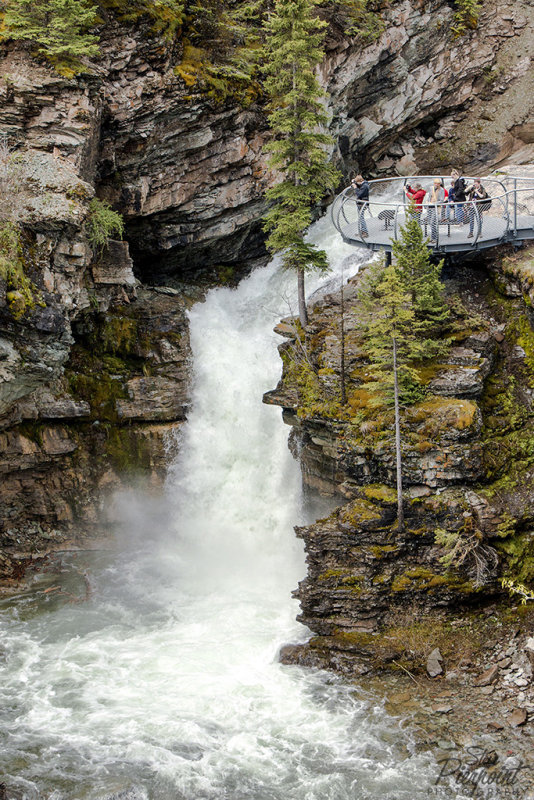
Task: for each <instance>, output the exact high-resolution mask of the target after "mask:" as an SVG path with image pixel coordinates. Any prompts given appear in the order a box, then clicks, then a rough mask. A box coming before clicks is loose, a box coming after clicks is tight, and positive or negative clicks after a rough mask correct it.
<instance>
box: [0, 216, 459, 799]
mask: <svg viewBox="0 0 534 800" xmlns="http://www.w3.org/2000/svg"><path fill="white" fill-rule="evenodd" d="M313 236H314V238H315V239H316V240H318V241H319V242H320V244H321V245H322V246H324V247H326V248H327V249H328V252H329V255H330V259H331V262H332V265H333V267H334V270H335V272H337V274H339V273H340V271H341V268H342V265H343V264H344V268H345V272H346V274H348V273H349V272H354V261H355V254H354V251H353V250H352V249H350V248H348V247H347V246H344V245H343V244H342V243H341V242H339V241H338V238H337V235H336V234H335V232H334V231H333V230H332V228H331V226H330V224H329V222H328V221H327V220H322V221H321V222H320V223H319V224H318V225H317V226H315V228H314V231H313ZM357 258H358V257H357V256H356V260H357ZM348 261H351V262H352V265H353V267H352V269H351V270H348V269H347V262H348ZM323 280H324V279H323ZM320 282H321V281H320V279H316V280H315V287H311V288H316V287H317V286H318V285H319V283H320ZM293 283H294V276H293V275H288V274H286V273H284V272H282V271H281V270H280V269H279V268H278V266H277V264H276V263H272V264H270V265H269V266H268V267H267V268H265V269H262V270H258V271H256V272H254V273H253V274H252V275H251V276H250V277H249V278H248V279H247V280H245V281H243V282H242V284H241V285H240V287H239V288H238V289H237V290H230V289H217V290H214V291H212V292H210V293H209V295H208V298H207V300H206V302H205V303H203V304H199V305H197V306H195V307H194V308H193V310H192V312H191V315H190V317H191V336H192V345H193V352H194V388H193V402H192V410H191V413H190V417H189V420H188V423H187V424H186V426H185V430H183V431H182V434H181V436H180V448H179V449H180V455H179V457H178V458H177V460H176V461H175V463H174V464H173V465H172V467H171V470H170V474H169V478H168V484H167V495H168V503H167V505H166V506H165V507H164V508H163V509H162V508H161V507H153V506H151V505H150V503H149V501H148V499H146V498H144V497H143V496H142V495H139V496H137V497H134V496H132V495H130V496H128V497H127V498H126V499H125V500H124V499H123V517H124V529H125V532H126V533H127V534H128V535H129V536H130V544H129V546H128V545H124V547H123V548H122V550H121V552H120V553H117V554H114V555H112V554H103V555H101V556H100V557H99V558H96V559H93V563H92V565H91V583H92V585H93V596H92V599H91V600H90V601H89V602H87V603H82V604H68V603H65V602H64V600H62V599H61V598H59V599H55V600H54V599H53V595H50V598H49V600H48V603H44V601H43V599H42V598H43V596H42V595H41V596H40V597H41V601H40V602H38V600H37V597H38V596H37V595H36V594H35V592H33V593H32V592H28V593H25V594H24V595H22V596H21V597H20V598H19V599H18V600H17V601H10V602H9V603H4V613H3V616H2V621H1V626H2V629H1V635H2V640H1V642H2V643H1V651H2V652H1V655H2V659H1V664H0V679H1V680H0V696H1V698H0V699H1V703H2V710H1V712H0V714H1V717H2V733H1V736H2V738H3V743H2V748H1V753H0V767H2V772H3V773H4V774H5V775H6V776H7V777H6V778H4V780H6V783H7V785H8V786H9V787H11V788H13V789H14V790H16V791H17V792H18V793H19V794H18V795H17V796H19V797H25V798H28V800H34V798H40V797H52V798H54V799H55V800H59V799H60V798H69V799H71V798H76V799H78V798H79V799H80V800H81V798H84V799H90V800H95V799H96V798H102V797H108V796H109V795H112V794H113V793H119V794H120V797H121V798H126V797H131V798H150V800H175V799H177V798H186V800H197V799H199V798H205V799H206V800H215V798H217V800H220V798H227V799H228V800H329V799H330V798H332V800H333V798H336V800H349V798H350V800H355V799H356V798H358V800H364V799H365V798H376V799H377V800H378V798H379V799H380V800H388V798H389V799H390V800H393V799H394V800H417V798H427V797H439V798H452V797H460V795H457V794H456V792H455V791H454V790H452V789H451V788H446V787H443V786H438V787H434V786H433V785H432V784H433V781H434V778H435V775H436V774H437V769H436V766H435V765H434V763H433V761H432V759H431V757H430V756H427V755H413V754H410V752H409V748H408V749H407V747H406V745H407V740H406V738H405V734H403V733H402V732H401V731H400V730H399V729H398V727H397V725H396V723H394V722H392V721H391V720H389V719H388V717H387V715H386V714H385V712H384V711H383V710H382V708H381V707H380V705H379V704H378V703H375V702H365V703H364V702H362V701H361V700H356V699H355V698H354V696H353V694H352V692H351V689H350V687H349V686H347V685H345V684H344V683H343V682H342V681H340V680H338V679H337V678H335V677H333V676H330V675H325V674H323V673H319V672H314V671H304V670H301V669H298V668H293V667H284V666H281V665H280V664H278V662H277V650H278V648H279V646H280V645H281V644H283V643H284V642H287V641H296V640H299V639H300V640H302V639H303V638H305V637H306V631H305V630H304V629H302V627H300V626H299V625H298V624H297V623H296V622H295V615H296V613H297V607H296V603H295V602H294V601H292V600H291V599H290V593H291V590H292V589H293V588H294V587H295V586H296V583H297V581H298V580H299V579H300V578H301V577H303V576H304V574H305V566H304V559H303V554H302V550H301V547H300V545H299V543H298V542H297V540H296V539H295V536H294V534H293V531H292V527H293V525H294V524H296V523H298V522H299V521H301V520H302V509H301V494H300V475H299V468H298V465H297V464H296V463H295V462H294V461H293V459H292V457H291V455H290V453H289V451H288V448H287V429H286V428H285V426H284V425H283V423H282V421H281V415H280V410H279V409H276V408H273V407H268V406H265V405H263V404H262V402H261V397H262V393H263V392H264V391H266V390H267V389H270V388H272V387H273V386H274V385H276V382H277V379H278V376H279V373H280V360H279V356H278V353H277V350H276V345H277V343H278V342H279V340H278V339H277V337H276V336H275V335H274V334H273V333H272V326H273V324H274V323H275V322H276V321H277V319H278V318H279V317H280V316H281V315H285V314H287V313H288V310H289V309H288V306H287V301H288V298H293ZM122 793H124V794H122Z"/></svg>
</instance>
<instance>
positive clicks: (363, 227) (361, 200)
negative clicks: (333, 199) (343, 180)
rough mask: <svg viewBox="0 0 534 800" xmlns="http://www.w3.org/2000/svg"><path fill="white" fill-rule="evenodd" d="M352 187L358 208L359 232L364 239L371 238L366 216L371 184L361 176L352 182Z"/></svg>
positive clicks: (357, 176)
mask: <svg viewBox="0 0 534 800" xmlns="http://www.w3.org/2000/svg"><path fill="white" fill-rule="evenodd" d="M351 187H352V190H353V193H354V196H355V198H356V205H357V206H358V219H359V232H360V235H361V236H362V237H363V236H365V237H366V236H369V231H368V230H367V223H366V221H365V217H364V214H365V210H366V209H367V208H368V206H369V184H368V183H367V181H366V180H365V178H363V177H362V176H361V175H356V177H355V178H353V180H352V181H351Z"/></svg>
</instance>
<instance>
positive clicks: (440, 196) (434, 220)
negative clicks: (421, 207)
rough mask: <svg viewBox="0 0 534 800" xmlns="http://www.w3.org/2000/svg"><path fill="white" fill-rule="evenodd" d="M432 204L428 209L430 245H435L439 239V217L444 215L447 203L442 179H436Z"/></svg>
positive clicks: (431, 196) (431, 194) (431, 199)
mask: <svg viewBox="0 0 534 800" xmlns="http://www.w3.org/2000/svg"><path fill="white" fill-rule="evenodd" d="M430 203H431V205H430V206H429V207H428V221H429V223H430V244H435V243H436V242H437V238H438V215H439V214H441V213H442V211H443V208H444V205H443V204H444V203H445V189H444V188H443V185H442V183H441V178H434V185H433V187H432V191H431V193H430Z"/></svg>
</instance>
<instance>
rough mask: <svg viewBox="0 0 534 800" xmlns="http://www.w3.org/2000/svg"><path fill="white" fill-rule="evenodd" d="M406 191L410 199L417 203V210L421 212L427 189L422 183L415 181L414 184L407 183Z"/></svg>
mask: <svg viewBox="0 0 534 800" xmlns="http://www.w3.org/2000/svg"><path fill="white" fill-rule="evenodd" d="M405 192H406V197H407V198H408V200H410V201H411V202H413V203H414V204H415V210H416V211H417V213H418V214H420V213H421V211H422V210H423V200H424V199H425V195H426V191H425V190H424V189H423V187H422V186H421V184H420V183H414V185H413V186H410V184H409V183H408V184H407V185H406V188H405Z"/></svg>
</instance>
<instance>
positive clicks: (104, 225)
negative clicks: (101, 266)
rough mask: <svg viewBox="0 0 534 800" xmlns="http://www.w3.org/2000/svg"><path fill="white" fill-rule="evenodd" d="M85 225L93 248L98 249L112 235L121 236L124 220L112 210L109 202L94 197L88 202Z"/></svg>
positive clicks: (104, 244) (105, 243) (100, 248)
mask: <svg viewBox="0 0 534 800" xmlns="http://www.w3.org/2000/svg"><path fill="white" fill-rule="evenodd" d="M85 227H86V230H87V238H88V239H89V242H90V244H91V246H92V248H93V250H94V251H98V250H102V248H103V247H105V246H106V245H107V243H108V242H109V240H110V239H112V238H113V237H114V236H117V237H122V234H123V231H124V222H123V219H122V216H121V215H120V214H119V213H118V212H117V211H113V209H112V208H111V206H110V205H109V203H106V201H105V200H99V199H98V198H97V197H94V198H93V199H92V200H91V202H90V204H89V213H88V215H87V219H86V221H85Z"/></svg>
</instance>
